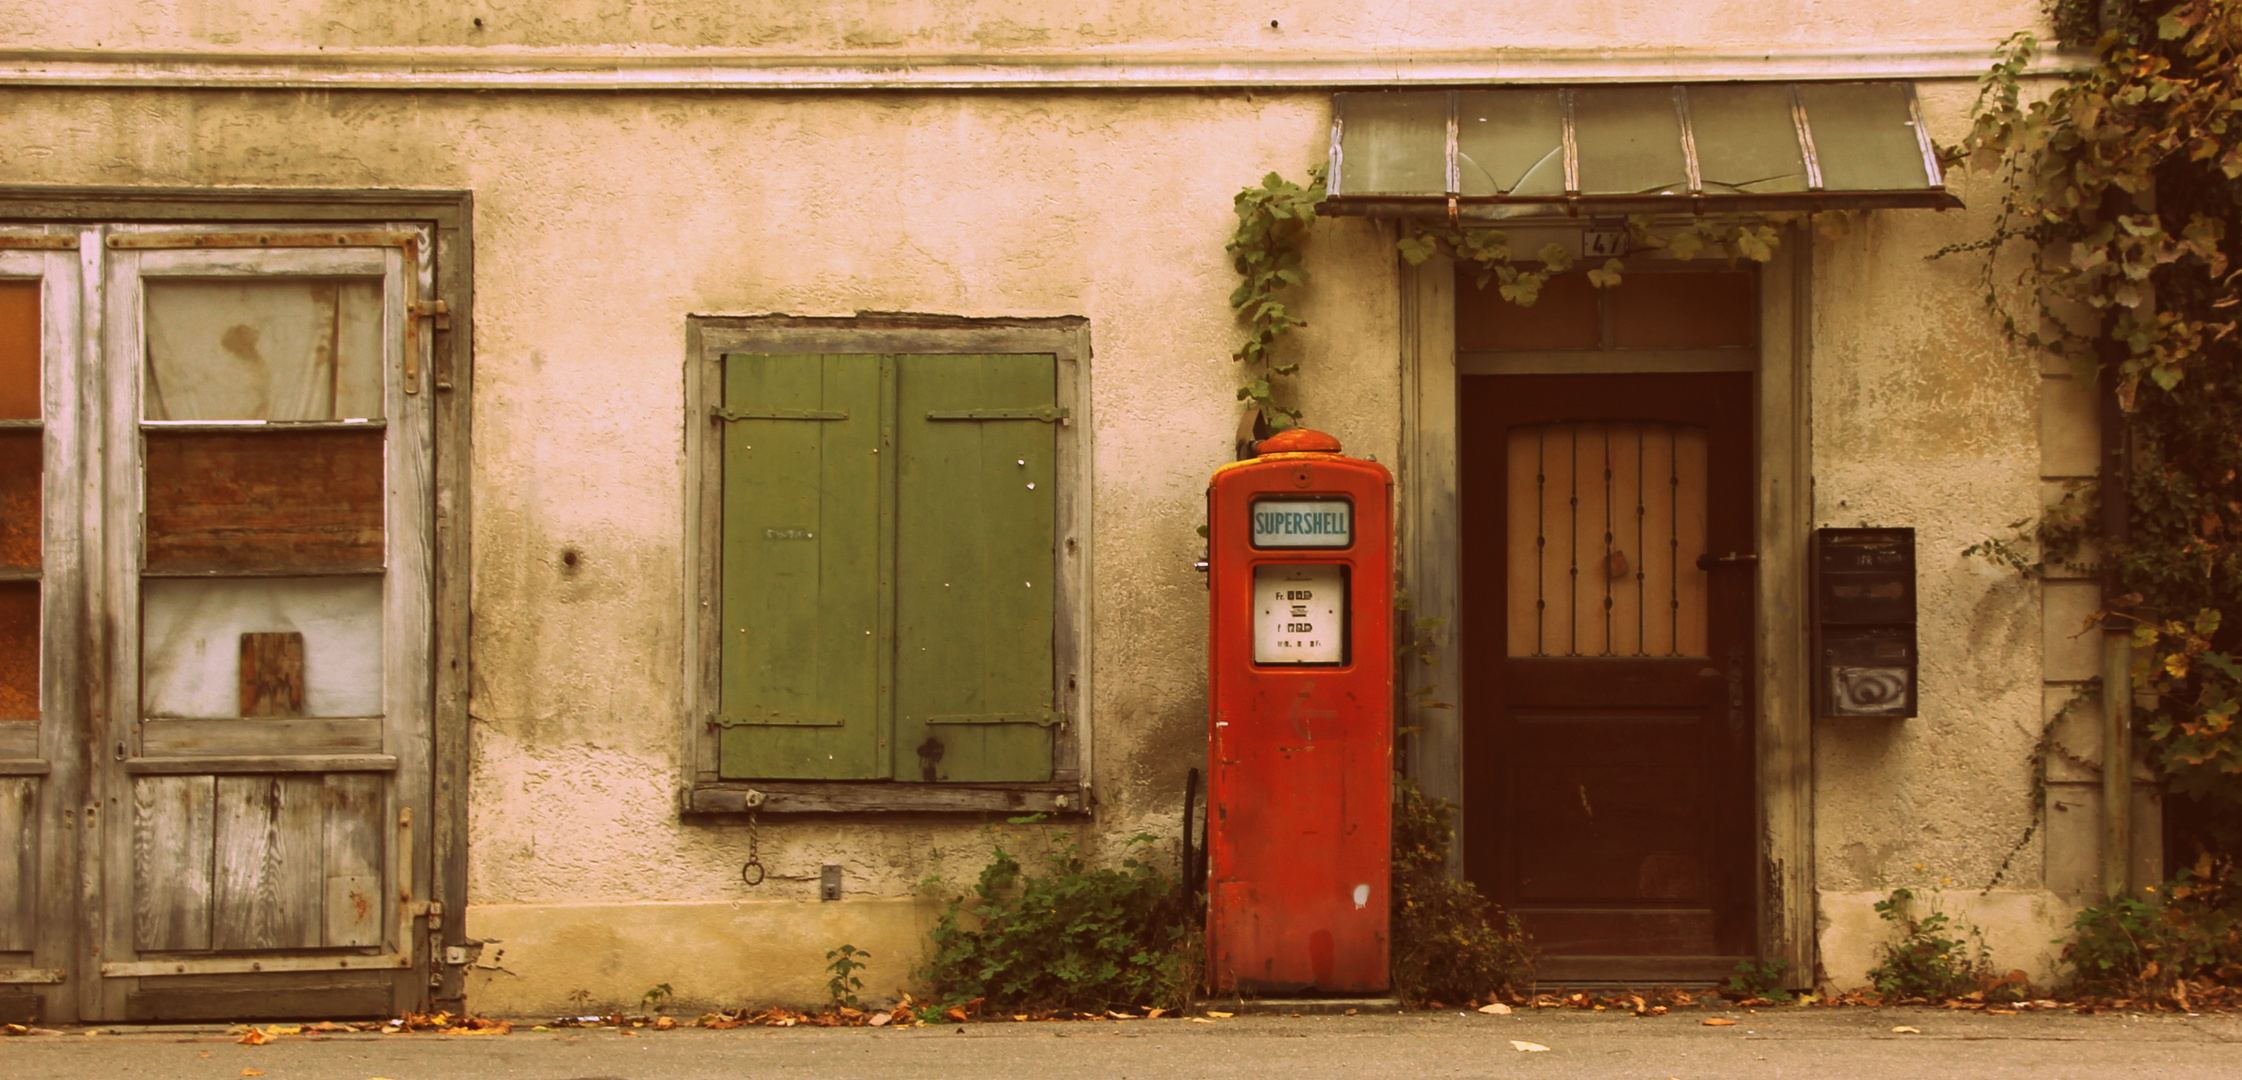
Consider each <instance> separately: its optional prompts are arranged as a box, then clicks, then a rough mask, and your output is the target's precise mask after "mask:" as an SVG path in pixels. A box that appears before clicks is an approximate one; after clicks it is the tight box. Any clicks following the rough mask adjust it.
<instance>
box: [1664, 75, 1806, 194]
mask: <svg viewBox="0 0 2242 1080" xmlns="http://www.w3.org/2000/svg"><path fill="white" fill-rule="evenodd" d="M1689 126H1690V130H1691V131H1692V132H1694V133H1695V134H1696V136H1697V172H1698V175H1700V176H1702V177H1703V178H1704V181H1705V191H1706V193H1707V194H1721V193H1724V192H1725V193H1734V192H1774V191H1804V190H1806V157H1805V155H1804V154H1801V153H1799V151H1798V124H1797V122H1796V121H1795V120H1794V119H1792V117H1791V108H1790V86H1789V84H1787V83H1704V84H1700V85H1695V86H1691V87H1690V88H1689Z"/></svg>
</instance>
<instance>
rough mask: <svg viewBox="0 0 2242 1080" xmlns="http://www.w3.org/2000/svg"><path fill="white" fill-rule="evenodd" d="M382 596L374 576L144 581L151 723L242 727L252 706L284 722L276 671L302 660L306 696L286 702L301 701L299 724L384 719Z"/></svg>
mask: <svg viewBox="0 0 2242 1080" xmlns="http://www.w3.org/2000/svg"><path fill="white" fill-rule="evenodd" d="M381 591H382V579H381V578H379V577H374V576H365V577H332V578H235V579H209V578H150V579H146V580H144V581H143V582H142V583H141V630H140V633H141V643H142V652H141V672H140V695H141V702H142V711H143V714H144V715H146V716H149V717H173V718H186V719H219V718H229V717H238V716H241V715H243V713H244V709H243V707H242V706H243V702H244V699H252V700H259V701H263V702H266V703H268V707H266V708H262V709H255V710H250V711H254V712H258V713H260V714H262V715H267V716H272V715H279V714H280V713H279V711H277V710H275V709H274V708H272V707H269V703H270V702H272V701H274V700H275V699H276V695H274V694H272V693H271V692H270V689H271V684H272V683H273V681H274V680H273V678H272V672H271V670H270V667H269V666H268V665H269V664H270V663H271V661H272V657H273V656H274V655H275V654H280V655H288V654H291V653H292V654H293V655H292V656H290V657H289V661H288V662H289V663H290V664H291V665H292V666H293V667H294V668H296V671H295V672H294V673H293V674H294V677H295V679H296V680H297V681H298V682H300V684H301V690H300V692H298V693H296V694H294V695H278V697H283V698H288V699H290V700H291V701H292V700H296V699H300V700H301V702H302V706H301V712H300V713H299V715H302V716H379V715H381V712H382V693H381V677H382V632H381ZM276 635H300V638H295V639H288V638H282V639H281V640H278V641H276V640H274V636H276ZM244 637H248V638H250V640H249V641H248V642H246V643H245V642H244V641H243V640H242V639H243V638H244ZM291 641H297V642H300V644H294V645H291V644H290V642H291Z"/></svg>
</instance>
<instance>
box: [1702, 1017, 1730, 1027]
mask: <svg viewBox="0 0 2242 1080" xmlns="http://www.w3.org/2000/svg"><path fill="white" fill-rule="evenodd" d="M1698 1023H1700V1024H1703V1025H1705V1026H1706V1027H1735V1026H1736V1021H1734V1020H1730V1019H1729V1018H1727V1017H1725V1016H1714V1017H1708V1018H1706V1019H1703V1020H1699V1021H1698Z"/></svg>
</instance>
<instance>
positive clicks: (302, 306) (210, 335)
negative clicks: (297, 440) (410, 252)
mask: <svg viewBox="0 0 2242 1080" xmlns="http://www.w3.org/2000/svg"><path fill="white" fill-rule="evenodd" d="M144 287H145V290H146V294H147V328H148V370H147V376H146V382H147V385H146V389H145V392H144V397H143V405H142V407H143V412H144V415H145V416H146V417H147V418H148V419H150V420H340V419H345V418H357V417H377V416H380V415H382V398H381V391H382V283H381V279H379V278H255V279H234V280H217V281H213V280H168V279H162V278H151V279H148V280H147V281H146V282H145V286H144Z"/></svg>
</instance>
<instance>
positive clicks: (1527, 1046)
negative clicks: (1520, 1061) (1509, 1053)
mask: <svg viewBox="0 0 2242 1080" xmlns="http://www.w3.org/2000/svg"><path fill="white" fill-rule="evenodd" d="M1510 1048H1511V1049H1513V1050H1516V1051H1518V1052H1520V1053H1524V1054H1533V1053H1539V1052H1541V1051H1543V1050H1547V1049H1549V1048H1548V1047H1546V1046H1543V1045H1542V1044H1540V1043H1530V1042H1524V1041H1522V1040H1519V1039H1512V1040H1510Z"/></svg>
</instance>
